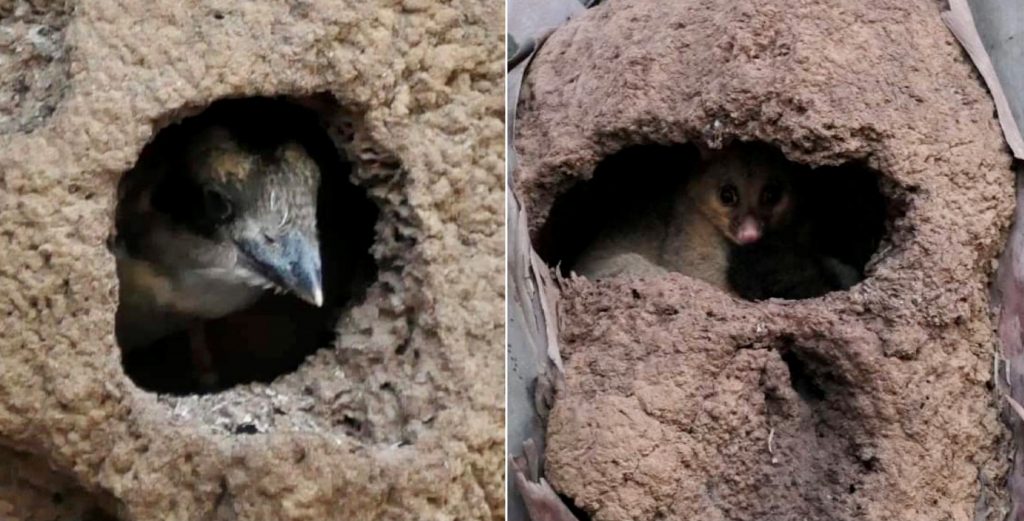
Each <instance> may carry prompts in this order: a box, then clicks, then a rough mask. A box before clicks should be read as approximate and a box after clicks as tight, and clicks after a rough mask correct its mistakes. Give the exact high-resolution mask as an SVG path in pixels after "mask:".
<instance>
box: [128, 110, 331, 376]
mask: <svg viewBox="0 0 1024 521" xmlns="http://www.w3.org/2000/svg"><path fill="white" fill-rule="evenodd" d="M193 131H194V132H193ZM190 132H192V133H191V134H190V135H188V136H187V137H184V138H182V139H179V140H168V142H167V143H166V144H165V145H164V146H163V147H157V149H156V150H155V151H151V153H149V154H148V155H147V154H145V153H144V155H143V157H142V158H141V159H140V161H139V164H138V165H136V167H135V168H134V169H133V170H132V171H130V172H129V173H127V174H126V175H125V177H124V179H123V180H122V182H121V185H120V187H119V192H120V193H119V195H120V200H119V204H118V208H117V212H116V216H115V232H114V235H113V236H112V237H111V238H110V240H109V245H110V248H111V250H112V252H113V253H114V255H115V257H116V259H117V275H118V280H119V282H120V293H119V297H120V305H119V306H118V310H117V316H116V336H117V340H118V343H119V344H120V345H121V348H122V349H123V350H125V351H126V352H127V351H128V350H132V349H137V348H140V347H144V346H146V345H148V344H151V343H153V342H155V341H157V340H159V339H160V338H162V337H164V336H167V335H169V334H172V333H175V332H178V331H181V330H185V329H187V330H188V333H189V341H190V344H191V347H192V357H193V366H194V367H195V369H196V371H197V372H199V373H200V374H199V377H200V380H201V381H203V380H206V381H205V382H204V383H207V384H211V385H212V383H213V382H214V381H215V380H216V378H215V376H216V375H215V374H213V372H212V361H211V359H210V354H209V352H208V351H207V349H206V346H205V334H204V329H203V321H204V320H209V319H213V318H219V317H222V316H225V315H227V314H230V313H232V312H234V311H238V310H241V309H243V308H246V307H248V306H250V305H251V304H253V303H254V302H255V301H256V300H257V299H258V298H259V297H260V296H261V295H263V293H264V292H265V291H267V290H271V291H277V292H287V293H291V294H294V295H296V296H298V297H299V298H301V299H303V300H305V301H306V302H309V303H310V304H313V305H315V306H320V305H322V303H323V289H322V283H321V261H320V250H319V239H318V236H317V227H316V193H317V189H318V186H319V182H320V171H319V168H318V166H317V164H316V163H315V161H314V160H313V159H312V158H311V157H310V156H309V155H308V154H307V152H306V150H305V149H304V148H303V146H302V145H300V144H298V143H296V142H292V141H281V142H278V143H274V144H273V145H271V146H269V148H264V149H257V148H254V147H253V145H251V144H249V143H244V142H242V141H241V140H239V139H238V137H237V136H236V134H235V133H234V132H233V130H230V129H229V128H226V127H223V126H218V125H209V126H206V127H204V128H199V129H190ZM158 139H159V138H158ZM154 145H155V144H154Z"/></svg>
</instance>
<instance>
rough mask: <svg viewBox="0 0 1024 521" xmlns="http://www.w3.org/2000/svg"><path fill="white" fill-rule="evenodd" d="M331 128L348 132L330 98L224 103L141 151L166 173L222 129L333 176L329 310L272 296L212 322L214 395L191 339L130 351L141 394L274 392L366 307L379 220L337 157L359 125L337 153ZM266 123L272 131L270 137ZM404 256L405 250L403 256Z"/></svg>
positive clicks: (320, 204)
mask: <svg viewBox="0 0 1024 521" xmlns="http://www.w3.org/2000/svg"><path fill="white" fill-rule="evenodd" d="M312 107H316V108H317V109H319V110H318V111H317V110H312V109H311V108H312ZM332 120H335V121H341V122H343V123H345V122H346V119H345V116H344V115H343V114H342V113H341V111H340V107H338V106H337V105H336V104H335V103H333V102H332V100H331V99H330V96H324V95H319V96H312V97H308V98H305V99H296V100H285V99H264V98H242V99H229V100H221V101H218V102H216V103H214V104H212V105H211V106H210V107H209V108H207V109H206V110H204V111H203V112H202V113H201V114H199V115H196V116H193V117H189V118H185V119H184V120H183V121H182V122H180V123H177V124H174V125H171V126H169V127H167V128H165V129H163V130H161V131H160V133H159V134H158V136H157V137H156V138H155V139H154V140H153V141H152V142H150V143H149V144H148V145H146V147H145V148H144V149H143V151H142V153H141V155H140V157H144V158H146V160H145V163H146V164H147V165H153V164H159V163H160V162H163V164H167V163H168V162H172V161H173V160H174V158H172V157H168V156H171V155H173V154H176V153H179V152H178V151H179V150H180V149H181V142H182V140H186V139H189V137H191V136H194V135H195V133H196V132H198V130H197V128H205V127H206V126H209V125H214V124H219V125H227V126H230V128H232V129H235V130H234V131H235V132H241V133H242V134H243V135H245V136H246V138H247V139H249V140H250V141H253V140H255V141H260V140H268V139H270V138H272V137H273V138H276V139H278V140H280V139H289V140H293V141H296V142H298V143H301V144H302V146H303V148H304V149H305V150H306V151H307V153H309V154H310V156H311V157H312V158H313V159H314V161H316V163H317V165H318V168H319V169H320V171H321V172H324V173H325V175H322V176H321V179H320V187H319V190H318V193H317V194H318V196H317V208H316V212H317V219H316V222H317V229H318V236H319V241H320V253H321V262H322V268H321V270H322V273H323V287H324V303H323V305H322V306H320V307H317V306H313V305H311V304H308V303H306V302H303V301H301V300H300V299H299V298H297V297H295V296H293V295H288V294H274V292H267V293H268V294H267V295H265V296H264V297H263V298H261V299H260V300H259V301H258V302H257V303H256V304H254V305H253V306H251V307H249V308H247V309H243V310H240V311H238V312H235V313H232V314H230V315H228V316H226V317H221V318H219V319H217V320H210V321H207V322H205V323H204V324H203V327H204V331H205V342H206V348H207V349H208V352H209V353H210V356H211V361H212V369H213V372H214V373H215V374H216V375H217V381H216V384H215V385H202V384H200V382H199V381H198V379H197V369H196V368H195V367H194V365H193V362H194V360H193V357H192V350H191V347H190V344H189V335H188V333H187V332H186V331H178V332H176V333H173V334H171V335H169V336H167V337H165V338H162V339H159V340H157V341H156V342H155V345H151V346H147V347H145V348H141V349H134V350H128V351H126V352H125V353H124V354H123V355H122V360H123V362H124V366H125V372H126V373H127V374H128V376H129V377H131V379H132V381H134V382H135V383H136V384H137V385H138V386H139V387H142V388H144V389H148V390H151V391H157V392H169V393H173V394H189V393H196V392H212V391H219V390H223V389H226V388H229V387H232V386H234V385H237V384H239V383H249V382H253V381H260V382H265V383H269V382H271V381H273V380H274V379H275V378H277V377H278V376H281V375H282V374H286V373H290V372H292V371H294V370H295V369H296V368H297V367H298V366H299V365H300V364H301V363H302V362H303V360H305V359H306V358H307V357H308V356H309V355H310V354H312V353H314V352H315V351H316V350H317V349H320V348H325V347H329V346H331V345H332V344H333V341H334V339H335V337H336V326H337V324H338V320H339V318H340V317H341V316H342V315H343V314H345V313H348V312H350V311H351V309H352V307H354V306H358V305H360V304H361V303H362V301H363V300H364V299H365V297H366V293H367V290H368V289H369V287H370V286H371V285H372V283H373V282H374V281H376V280H377V267H376V261H375V259H374V257H373V255H372V254H371V253H370V249H371V247H372V245H373V242H374V235H375V234H374V228H375V227H376V224H377V217H378V214H379V211H378V207H377V205H375V204H374V203H373V202H372V201H370V200H369V199H368V198H367V195H366V190H365V189H362V188H360V187H358V186H355V185H353V184H352V182H351V181H350V178H351V174H352V170H353V167H354V166H356V165H353V163H352V162H351V161H347V160H345V159H344V158H343V157H342V156H341V155H339V151H341V152H343V151H344V149H345V146H346V145H347V143H348V142H349V141H351V140H352V138H353V132H352V125H351V123H347V124H343V125H341V127H342V128H347V129H349V130H348V131H347V132H344V133H343V134H344V135H341V134H339V133H338V132H335V133H334V134H335V138H337V139H339V140H342V141H339V142H337V143H335V142H334V141H333V140H332V139H331V136H329V135H328V134H327V132H326V128H325V125H327V124H330V122H331V121H332ZM268 122H269V125H270V126H271V127H272V128H265V127H264V124H266V123H268ZM170 151H173V152H170ZM142 164H143V160H142V159H140V161H139V163H137V164H136V166H135V167H134V168H133V172H132V173H130V174H125V179H127V176H129V175H132V174H134V175H141V174H144V173H145V170H140V169H139V168H140V165H142ZM121 183H122V185H123V184H124V183H125V181H124V180H122V181H121ZM118 204H123V201H120V202H119V203H118ZM396 253H399V254H400V253H401V250H399V249H396ZM395 260H396V261H400V259H395ZM394 263H395V262H394V261H392V264H394ZM124 305H125V303H124V302H121V306H124ZM122 347H123V346H122Z"/></svg>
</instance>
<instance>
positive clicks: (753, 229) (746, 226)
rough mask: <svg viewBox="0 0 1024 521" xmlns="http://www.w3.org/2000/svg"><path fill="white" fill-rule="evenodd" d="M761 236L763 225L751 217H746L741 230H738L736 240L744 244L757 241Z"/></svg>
mask: <svg viewBox="0 0 1024 521" xmlns="http://www.w3.org/2000/svg"><path fill="white" fill-rule="evenodd" d="M760 238H761V226H760V225H758V224H757V221H755V220H754V219H753V218H750V217H748V218H746V219H744V220H743V223H742V224H740V229H739V231H737V232H736V241H737V242H739V243H740V245H743V244H751V243H754V242H757V240H758V239H760Z"/></svg>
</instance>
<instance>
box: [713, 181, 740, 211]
mask: <svg viewBox="0 0 1024 521" xmlns="http://www.w3.org/2000/svg"><path fill="white" fill-rule="evenodd" d="M718 199H719V200H720V201H722V204H724V205H726V206H735V205H736V203H738V202H739V200H740V194H739V191H737V190H736V186H735V185H732V184H727V185H725V186H723V187H722V189H721V190H719V191H718Z"/></svg>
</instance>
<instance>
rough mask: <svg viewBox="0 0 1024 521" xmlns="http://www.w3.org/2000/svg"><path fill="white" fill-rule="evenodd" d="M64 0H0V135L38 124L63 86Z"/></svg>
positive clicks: (66, 15)
mask: <svg viewBox="0 0 1024 521" xmlns="http://www.w3.org/2000/svg"><path fill="white" fill-rule="evenodd" d="M71 11H72V7H71V2H69V1H68V0H0V134H7V133H10V132H30V131H31V130H32V129H34V128H36V127H38V126H39V125H41V124H43V122H45V121H46V119H47V118H48V117H49V116H50V114H52V113H53V111H54V110H56V108H57V105H58V104H59V103H60V101H61V100H62V99H63V98H64V95H65V93H66V92H67V85H68V73H69V70H68V49H67V47H66V46H65V34H64V33H65V30H66V29H67V25H68V20H69V18H70V16H71Z"/></svg>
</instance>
